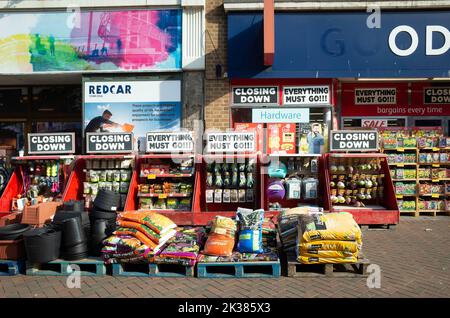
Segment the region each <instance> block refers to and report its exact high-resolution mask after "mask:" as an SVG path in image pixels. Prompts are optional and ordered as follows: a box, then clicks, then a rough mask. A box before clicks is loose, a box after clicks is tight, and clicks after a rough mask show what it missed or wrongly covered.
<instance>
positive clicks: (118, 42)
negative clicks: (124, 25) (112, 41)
mask: <svg viewBox="0 0 450 318" xmlns="http://www.w3.org/2000/svg"><path fill="white" fill-rule="evenodd" d="M116 45H117V52H118V53H120V51H121V50H122V40H121V39H120V38H118V39H117V41H116Z"/></svg>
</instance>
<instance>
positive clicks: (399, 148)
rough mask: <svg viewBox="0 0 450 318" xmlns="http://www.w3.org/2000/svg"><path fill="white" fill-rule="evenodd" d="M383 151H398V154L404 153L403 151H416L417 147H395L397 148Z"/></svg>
mask: <svg viewBox="0 0 450 318" xmlns="http://www.w3.org/2000/svg"><path fill="white" fill-rule="evenodd" d="M384 150H385V151H398V152H404V151H410V150H417V147H413V148H412V147H397V148H384Z"/></svg>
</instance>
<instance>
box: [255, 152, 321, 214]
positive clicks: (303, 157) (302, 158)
mask: <svg viewBox="0 0 450 318" xmlns="http://www.w3.org/2000/svg"><path fill="white" fill-rule="evenodd" d="M290 158H292V159H293V160H294V161H295V162H302V163H304V162H306V161H308V160H310V159H316V160H317V164H318V165H317V172H311V170H310V169H305V170H304V171H300V172H299V173H298V175H299V176H301V177H303V178H308V177H314V178H317V180H318V183H319V184H318V187H317V197H316V198H313V199H310V198H308V199H305V198H304V194H303V193H301V198H299V199H287V198H286V196H285V198H284V199H282V200H275V201H273V202H272V201H271V200H270V199H269V198H268V197H267V195H266V189H267V187H268V185H269V182H270V180H277V179H278V178H270V177H269V174H268V171H267V169H268V166H269V165H270V162H271V161H273V160H279V161H281V162H283V163H284V164H286V165H287V162H288V161H289V159H290ZM263 163H264V164H263ZM323 166H324V163H323V157H322V156H321V155H310V154H286V155H284V154H271V155H263V156H262V159H261V169H260V171H261V173H260V175H261V194H262V195H261V207H263V209H264V210H265V211H266V214H267V213H269V214H271V215H273V214H274V215H277V214H278V213H279V212H280V211H281V210H276V209H271V208H270V207H269V204H270V203H274V202H277V203H279V204H280V205H281V207H282V208H283V209H284V208H287V209H289V208H295V207H298V206H307V205H311V206H317V207H322V208H323V207H324V206H323V202H324V200H323V197H324V196H325V193H326V192H325V186H326V182H325V173H324V169H323ZM278 180H279V179H278ZM302 191H303V190H302Z"/></svg>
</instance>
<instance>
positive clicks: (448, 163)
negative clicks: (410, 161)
mask: <svg viewBox="0 0 450 318" xmlns="http://www.w3.org/2000/svg"><path fill="white" fill-rule="evenodd" d="M418 165H419V166H433V165H436V168H439V166H445V165H450V162H419V163H418Z"/></svg>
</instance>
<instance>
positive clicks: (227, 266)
mask: <svg viewBox="0 0 450 318" xmlns="http://www.w3.org/2000/svg"><path fill="white" fill-rule="evenodd" d="M280 275H281V270H280V261H279V260H278V261H272V262H217V263H197V277H199V278H275V277H280Z"/></svg>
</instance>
